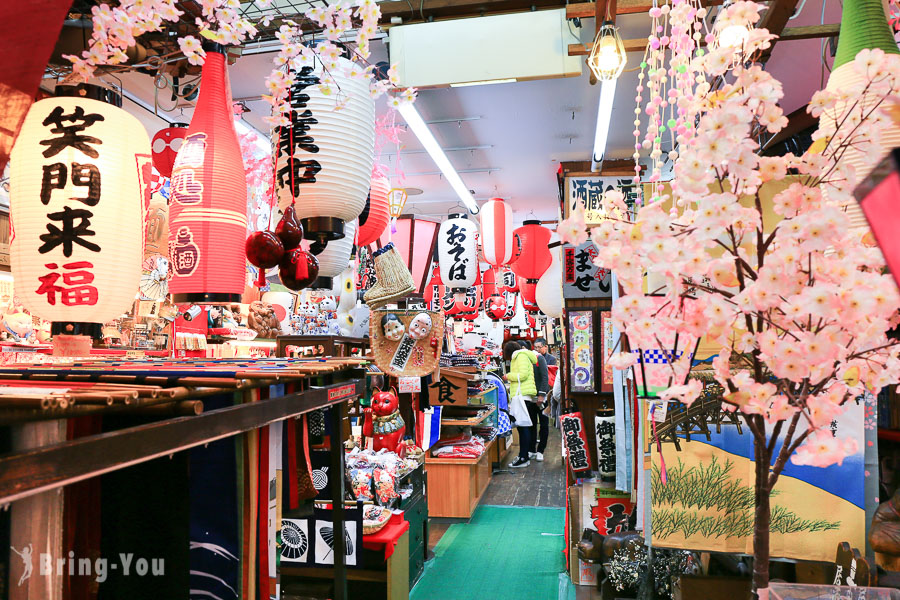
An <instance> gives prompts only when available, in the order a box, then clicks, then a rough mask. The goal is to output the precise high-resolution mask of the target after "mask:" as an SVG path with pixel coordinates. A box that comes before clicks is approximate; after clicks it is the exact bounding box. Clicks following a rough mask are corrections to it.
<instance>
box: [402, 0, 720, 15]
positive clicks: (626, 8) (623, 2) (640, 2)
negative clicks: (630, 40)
mask: <svg viewBox="0 0 900 600" xmlns="http://www.w3.org/2000/svg"><path fill="white" fill-rule="evenodd" d="M701 3H702V4H703V5H704V6H715V5H719V4H722V0H706V1H704V2H701ZM404 4H405V2H404ZM651 8H653V1H652V0H619V1H618V3H617V5H616V14H617V15H633V14H636V13H645V12H647V11H649V10H650V9H651ZM595 11H596V6H595V3H594V2H577V3H575V4H569V5H568V6H566V18H567V19H590V18H592V17H593V16H594V13H595Z"/></svg>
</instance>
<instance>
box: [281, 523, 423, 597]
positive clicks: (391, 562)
mask: <svg viewBox="0 0 900 600" xmlns="http://www.w3.org/2000/svg"><path fill="white" fill-rule="evenodd" d="M280 571H281V574H282V576H288V577H308V578H311V579H334V576H335V574H334V569H333V568H327V567H299V566H291V565H290V564H282V565H281V567H280ZM347 579H348V580H350V581H371V582H378V583H386V584H387V593H386V596H385V600H408V598H409V531H406V532H404V533H403V535H402V536H400V540H399V541H398V542H397V545H396V547H395V548H394V553H393V554H391V557H390V558H388V559H387V562H386V563H385V570H384V571H376V570H372V569H347Z"/></svg>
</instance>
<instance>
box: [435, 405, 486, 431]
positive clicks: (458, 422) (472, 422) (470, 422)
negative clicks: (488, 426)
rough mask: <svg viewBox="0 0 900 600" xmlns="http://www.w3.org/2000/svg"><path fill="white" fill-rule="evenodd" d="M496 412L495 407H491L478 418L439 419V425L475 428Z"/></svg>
mask: <svg viewBox="0 0 900 600" xmlns="http://www.w3.org/2000/svg"><path fill="white" fill-rule="evenodd" d="M495 410H497V406H496V405H492V408H491V410H489V411H487V412H485V413H484V414H482V415H481V416H479V417H473V418H471V419H444V418H443V417H442V418H441V425H442V426H443V425H453V426H457V427H475V426H476V425H481V423H482V422H484V420H485V419H487V418H488V417H490V416H491V415H492V414H494V411H495Z"/></svg>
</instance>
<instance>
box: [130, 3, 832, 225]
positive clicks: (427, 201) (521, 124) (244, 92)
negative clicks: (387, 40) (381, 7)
mask: <svg viewBox="0 0 900 600" xmlns="http://www.w3.org/2000/svg"><path fill="white" fill-rule="evenodd" d="M806 4H808V5H809V6H805V7H804V11H803V15H801V17H799V18H798V19H796V20H795V21H797V22H796V23H795V22H791V23H790V25H795V24H796V25H799V24H801V23H800V22H799V21H800V20H801V19H802V20H803V23H802V24H804V25H805V24H810V23H813V22H815V23H818V22H820V15H819V11H820V10H821V7H822V4H821V2H820V1H818V0H809V2H807V3H806ZM835 4H836V3H835ZM828 12H829V13H833V11H828ZM828 16H829V17H831V18H826V20H825V22H834V20H836V19H837V18H839V12H838V14H837V16H836V17H835V16H834V15H833V14H829V15H828ZM618 24H619V26H620V27H621V34H622V37H623V38H626V39H627V38H638V37H644V36H646V35H647V33H648V31H649V19H648V17H647V16H646V15H623V16H620V17H619V19H618ZM573 31H574V32H578V30H573ZM593 31H594V27H593V19H589V20H586V21H585V26H584V27H583V28H582V29H581V30H580V37H581V41H583V42H589V41H590V39H591V38H592V37H593ZM572 40H573V41H574V40H575V37H574V34H573V38H572ZM801 43H803V44H806V45H807V46H811V47H812V46H814V51H818V48H819V40H810V41H807V42H785V43H784V45H783V47H779V48H776V54H775V55H774V56H773V59H772V61H770V65H776V68H777V64H778V63H782V62H783V63H794V64H796V54H794V56H793V57H790V56H789V55H790V54H791V53H790V52H789V50H795V49H800V48H799V47H798V46H792V47H790V48H789V47H788V45H789V44H791V45H793V44H801ZM372 49H373V57H372V59H371V60H372V62H377V61H381V60H386V57H387V52H386V48H385V45H384V41H376V42H374V43H373V48H372ZM804 50H805V49H804ZM273 56H274V54H251V55H246V56H244V57H242V58H240V59H239V60H238V62H237V63H236V64H235V65H233V66H232V67H230V69H229V73H230V78H231V86H232V95H233V97H234V98H235V100H238V99H242V98H243V99H248V100H247V105H248V106H249V107H250V109H251V112H249V113H246V114H245V115H244V119H245V120H246V121H247V122H248V123H249V124H250V125H252V126H254V127H256V128H257V129H258V130H260V131H261V132H267V127H266V125H265V124H264V122H263V121H262V118H263V117H264V116H265V114H266V110H267V106H268V105H267V104H265V102H262V101H260V100H254V98H258V97H259V96H260V95H262V94H264V93H265V88H264V80H265V78H266V76H267V74H268V73H269V72H270V71H271V68H272V63H271V61H272V58H273ZM808 58H809V59H810V60H812V59H813V58H814V57H808ZM641 59H642V56H641V55H640V54H639V53H632V54H630V55H629V62H628V65H627V67H626V69H628V70H627V71H626V72H625V73H624V74H623V76H622V77H621V79H620V80H619V82H618V86H617V91H616V101H615V105H614V109H613V115H612V124H611V127H610V135H609V141H608V144H607V152H608V156H609V157H610V158H628V157H630V156H631V153H632V152H633V150H632V148H633V143H634V142H633V138H632V134H631V131H632V130H633V129H634V127H633V124H632V121H633V119H634V112H633V111H634V106H635V102H634V95H635V91H634V90H635V87H636V85H637V73H636V71H635V70H634V69H635V68H636V67H637V66H638V63H639V62H640V60H641ZM782 71H784V69H782ZM815 71H816V72H815V73H814V74H811V75H810V78H808V79H810V81H803V82H802V83H797V82H794V84H793V85H791V84H788V85H786V88H788V87H789V88H790V90H789V91H790V92H791V94H792V96H796V97H797V98H802V100H791V103H792V106H786V107H785V108H786V109H787V111H788V112H790V110H793V109H794V108H796V107H797V106H802V105H803V104H805V102H806V101H807V99H808V98H809V96H810V95H811V93H812V92H813V91H814V90H815V89H817V88H818V70H817V69H816V70H815ZM779 74H782V73H779ZM813 80H814V81H813ZM123 85H124V88H125V90H126V91H127V92H129V93H131V94H133V95H134V96H136V97H137V98H139V99H140V100H141V101H142V102H143V103H144V104H146V105H148V106H150V107H152V106H153V104H154V86H153V81H152V79H151V78H150V77H148V76H146V75H141V74H137V73H132V74H128V75H126V76H124V77H123ZM806 88H810V89H808V90H807V89H806ZM599 93H600V86H599V85H595V86H591V85H590V84H589V80H588V75H587V69H586V68H585V69H584V72H583V73H582V75H581V76H580V77H573V78H566V79H551V80H543V81H527V82H517V83H506V84H497V85H483V86H473V87H463V88H448V89H431V90H422V91H421V92H420V95H419V98H418V100H417V101H416V107H417V109H418V110H419V112H420V113H421V115H422V117H423V118H424V119H425V121H426V122H428V121H435V120H442V121H444V120H450V121H449V122H444V123H433V124H432V125H431V129H432V131H433V133H434V135H435V137H436V138H437V140H438V142H439V143H440V144H441V146H442V147H444V148H471V147H475V146H479V147H480V146H487V148H481V149H474V150H465V151H451V152H448V153H447V154H448V156H449V158H450V161H451V163H452V164H453V165H454V166H455V167H456V168H457V170H459V171H460V176H461V177H462V180H463V181H464V182H465V184H466V186H467V187H469V188H470V189H472V190H474V194H475V198H476V199H477V200H478V201H479V203H481V202H484V201H485V200H487V199H488V198H490V197H493V196H499V197H501V198H504V199H507V200H509V201H510V203H511V204H512V206H513V208H514V211H515V215H516V217H515V218H516V221H517V222H518V221H521V220H523V219H525V218H529V217H530V218H534V217H537V218H540V219H555V218H557V216H558V202H557V182H556V171H557V169H558V165H559V162H560V161H583V160H589V159H590V156H591V151H592V146H593V139H594V128H595V123H596V118H597V103H598V100H599ZM160 95H161V98H162V100H161V103H162V104H165V105H166V106H168V105H170V103H169V97H168V92H163V93H160ZM798 102H799V103H798ZM126 108H131V109H132V112H134V113H135V114H137V115H138V116H139V117H140V118H141V119H142V120H143V121H144V123H145V125H146V126H147V128H148V130H149V131H150V132H151V134H152V133H153V132H155V130H156V129H159V128H161V127H164V126H165V122H164V121H162V120H160V119H157V118H156V117H154V116H153V115H152V114H151V113H150V112H147V111H146V110H144V109H140V108H138V107H137V106H136V105H134V104H133V103H129V102H126ZM386 110H387V108H386V104H385V102H384V101H383V100H382V101H380V104H379V113H380V114H383V113H384V112H385V111H386ZM165 116H166V118H167V119H174V120H182V121H185V122H187V121H189V120H190V110H189V109H188V110H183V111H182V110H180V109H179V110H175V111H172V112H169V113H165ZM456 119H460V120H459V121H456ZM397 122H398V124H402V123H403V120H402V118H400V117H399V115H398V116H397ZM401 137H402V146H401V148H400V154H399V162H398V155H397V154H396V148H384V149H383V154H382V156H381V157H380V162H382V163H383V164H385V165H386V166H388V167H389V168H390V170H391V172H392V173H393V174H394V177H392V184H393V185H394V186H398V187H399V186H403V187H413V188H420V189H422V190H423V191H424V193H423V194H421V195H418V196H410V198H409V201H408V203H407V208H406V211H407V212H413V213H415V214H418V215H421V216H426V215H427V216H428V217H440V216H441V215H446V214H447V213H448V212H452V211H453V209H454V206H455V205H456V204H457V198H456V195H455V194H454V193H453V190H452V189H451V187H450V185H449V184H448V183H447V182H446V180H444V178H443V177H441V176H440V175H439V174H436V172H437V171H438V169H437V167H436V166H435V164H434V162H433V161H432V160H431V159H430V157H429V156H428V155H427V154H425V153H424V152H420V153H410V152H414V151H415V150H421V145H420V144H419V143H418V141H417V140H416V138H415V136H414V135H413V134H412V133H409V132H407V133H405V134H403V135H402V136H401ZM470 170H475V171H474V172H473V171H470ZM488 170H489V171H488ZM467 171H469V172H467ZM401 173H402V175H403V177H401Z"/></svg>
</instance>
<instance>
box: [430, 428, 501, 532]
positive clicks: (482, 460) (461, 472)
mask: <svg viewBox="0 0 900 600" xmlns="http://www.w3.org/2000/svg"><path fill="white" fill-rule="evenodd" d="M496 441H497V440H496V439H495V440H492V441H491V442H490V444H488V446H487V448H485V450H484V453H483V454H482V455H481V456H479V457H478V458H441V457H434V456H426V457H425V472H426V474H427V476H428V515H429V516H430V517H449V518H456V519H468V518H470V517H471V516H472V513H473V512H475V507H476V506H478V503H479V502H480V501H481V497H482V496H483V495H484V492H485V490H486V489H487V486H488V484H489V483H490V482H491V474H492V471H493V469H492V468H491V453H492V448H493V445H494V444H495V443H496Z"/></svg>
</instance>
